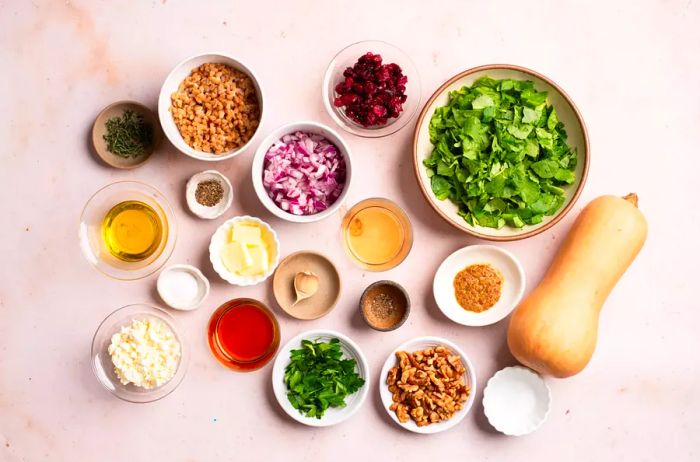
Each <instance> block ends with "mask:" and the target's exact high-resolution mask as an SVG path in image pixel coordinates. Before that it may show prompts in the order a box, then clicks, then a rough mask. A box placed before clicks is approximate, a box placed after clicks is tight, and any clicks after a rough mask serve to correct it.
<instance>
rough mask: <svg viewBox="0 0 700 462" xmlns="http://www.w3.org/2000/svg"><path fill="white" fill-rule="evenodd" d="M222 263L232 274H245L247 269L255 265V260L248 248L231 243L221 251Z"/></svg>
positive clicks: (237, 243) (238, 243)
mask: <svg viewBox="0 0 700 462" xmlns="http://www.w3.org/2000/svg"><path fill="white" fill-rule="evenodd" d="M221 261H222V262H223V263H224V266H225V267H226V269H228V270H229V271H230V272H232V273H237V274H243V273H242V271H244V270H245V269H246V268H249V267H251V266H252V265H253V263H254V260H253V258H252V255H251V254H250V250H249V249H248V248H247V246H245V245H243V244H241V243H240V242H230V243H228V244H226V245H224V246H223V248H222V249H221Z"/></svg>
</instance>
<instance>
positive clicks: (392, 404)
mask: <svg viewBox="0 0 700 462" xmlns="http://www.w3.org/2000/svg"><path fill="white" fill-rule="evenodd" d="M379 395H380V396H381V399H382V404H383V405H384V408H385V409H386V411H387V412H388V413H389V416H390V417H391V419H392V420H393V421H394V422H396V423H397V424H398V425H399V426H401V427H403V428H405V429H406V430H409V431H412V432H415V433H424V434H432V433H439V432H442V431H445V430H448V429H450V428H452V427H454V426H455V425H457V424H458V423H460V422H461V421H462V419H464V417H465V416H466V415H467V414H468V413H469V410H470V409H471V407H472V405H473V404H474V398H475V396H476V374H475V373H474V367H473V366H472V363H471V362H470V361H469V358H468V357H467V355H466V354H464V352H463V351H462V350H461V349H460V348H459V347H458V346H457V345H456V344H454V343H453V342H450V341H449V340H447V339H444V338H440V337H417V338H414V339H413V340H409V341H408V342H406V343H403V344H401V345H399V346H398V347H397V348H396V349H395V350H394V351H392V353H391V354H390V355H389V357H388V358H387V360H386V362H385V363H384V367H382V372H381V375H380V376H379Z"/></svg>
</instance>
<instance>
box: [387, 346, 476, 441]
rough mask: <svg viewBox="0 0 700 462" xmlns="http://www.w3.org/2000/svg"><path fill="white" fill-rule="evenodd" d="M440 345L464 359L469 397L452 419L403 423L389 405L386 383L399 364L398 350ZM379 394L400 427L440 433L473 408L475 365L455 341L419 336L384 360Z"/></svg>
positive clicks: (417, 431) (427, 432)
mask: <svg viewBox="0 0 700 462" xmlns="http://www.w3.org/2000/svg"><path fill="white" fill-rule="evenodd" d="M438 345H443V346H446V347H447V348H449V349H450V350H451V351H452V352H453V353H455V354H458V355H459V356H460V358H461V359H462V365H464V368H465V369H466V372H465V373H464V381H465V383H466V384H467V385H468V386H469V387H470V392H469V397H468V398H467V401H466V402H465V403H464V406H463V407H462V409H461V410H459V411H457V412H456V413H455V414H454V415H453V416H452V418H451V419H450V420H447V421H444V422H438V423H433V424H430V425H426V426H424V427H419V426H418V425H416V423H415V422H414V421H413V420H409V421H408V422H406V423H401V422H399V419H398V417H396V413H395V412H394V411H392V410H389V406H391V403H392V402H393V400H392V397H391V392H390V391H389V387H388V386H387V384H386V377H387V375H388V374H389V370H390V369H391V368H392V367H394V366H396V364H397V360H396V352H397V351H408V352H414V351H418V350H424V349H426V348H430V347H435V346H438ZM379 395H380V397H381V399H382V405H383V406H384V409H385V410H386V412H387V413H388V414H389V417H391V420H393V421H394V422H396V424H397V425H399V426H400V427H402V428H405V429H406V430H409V431H412V432H414V433H423V434H426V435H428V434H433V433H440V432H444V431H445V430H448V429H450V428H452V427H454V426H455V425H457V424H458V423H460V422H461V421H462V419H464V417H466V415H467V414H468V413H469V410H470V409H471V408H472V405H473V404H474V400H475V397H476V373H475V372H474V366H472V363H471V361H469V358H468V357H467V355H466V354H465V353H464V351H462V349H461V348H460V347H458V346H457V345H456V344H455V343H453V342H451V341H449V340H447V339H444V338H440V337H417V338H414V339H413V340H409V341H408V342H405V343H402V344H401V345H399V346H398V347H396V348H395V349H394V350H393V351H392V352H391V354H390V355H389V357H388V358H387V359H386V361H385V362H384V366H383V367H382V372H381V375H380V376H379Z"/></svg>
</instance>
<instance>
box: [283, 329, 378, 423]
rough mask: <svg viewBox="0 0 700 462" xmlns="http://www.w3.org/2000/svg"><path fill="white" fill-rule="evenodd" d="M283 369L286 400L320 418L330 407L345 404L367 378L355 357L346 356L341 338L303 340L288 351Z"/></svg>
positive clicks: (295, 407)
mask: <svg viewBox="0 0 700 462" xmlns="http://www.w3.org/2000/svg"><path fill="white" fill-rule="evenodd" d="M289 358H290V359H291V361H292V362H291V363H289V365H288V366H287V367H286V368H285V370H284V383H285V385H287V390H288V391H287V399H289V402H290V403H291V404H292V406H293V407H294V409H297V410H298V411H299V412H300V413H302V414H305V415H306V416H307V417H316V418H317V419H320V418H321V417H323V414H324V413H325V412H326V409H328V408H329V407H345V397H346V396H349V395H351V394H353V393H355V392H356V391H357V390H359V389H360V388H362V386H363V385H364V384H365V380H364V379H363V378H362V377H360V376H359V375H358V374H357V372H355V368H356V366H357V362H356V361H355V360H354V359H343V352H342V351H341V350H340V340H338V339H337V338H333V339H331V340H330V341H328V342H321V341H318V340H316V341H313V342H312V341H309V340H302V341H301V348H300V349H298V350H292V351H291V352H290V354H289Z"/></svg>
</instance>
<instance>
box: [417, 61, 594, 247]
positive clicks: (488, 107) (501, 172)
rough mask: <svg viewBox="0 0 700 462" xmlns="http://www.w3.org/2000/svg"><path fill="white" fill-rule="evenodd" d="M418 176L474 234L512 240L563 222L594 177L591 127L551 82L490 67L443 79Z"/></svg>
mask: <svg viewBox="0 0 700 462" xmlns="http://www.w3.org/2000/svg"><path fill="white" fill-rule="evenodd" d="M413 154H414V167H415V174H416V177H417V179H418V183H419V184H420V187H421V190H422V192H423V194H424V196H425V197H426V199H427V200H428V203H429V204H430V205H431V207H432V208H433V209H434V210H435V211H436V212H437V213H438V214H439V215H440V216H441V217H442V218H443V219H445V220H446V221H447V222H448V223H450V224H451V225H452V226H454V227H456V228H458V229H460V230H462V231H464V232H466V233H468V234H471V235H473V236H476V237H479V238H482V239H488V240H493V241H511V240H517V239H523V238H526V237H530V236H533V235H535V234H538V233H540V232H542V231H544V230H546V229H548V228H549V227H551V226H553V225H554V224H555V223H556V222H558V221H559V220H560V219H561V218H562V217H563V216H564V215H565V214H566V213H567V212H568V211H569V210H570V209H571V207H572V206H573V204H574V202H575V201H576V199H577V198H578V196H579V194H580V192H581V190H582V188H583V184H584V182H585V179H586V175H587V173H588V158H589V143H588V134H587V131H586V126H585V124H584V122H583V118H582V117H581V114H580V113H579V111H578V109H577V108H576V106H575V105H574V103H573V101H572V100H571V98H570V97H569V96H568V95H567V94H566V93H565V92H564V91H563V90H562V89H561V88H559V86H557V85H556V84H555V83H554V82H552V81H551V80H550V79H548V78H547V77H545V76H543V75H541V74H538V73H537V72H534V71H531V70H529V69H525V68H522V67H518V66H512V65H503V64H498V65H487V66H481V67H477V68H473V69H470V70H467V71H464V72H462V73H460V74H458V75H456V76H454V77H453V78H451V79H450V80H448V81H447V82H445V83H444V84H443V85H442V86H441V87H440V88H438V90H437V91H436V92H435V93H434V94H433V96H432V97H431V98H430V99H429V100H428V102H427V104H426V105H425V107H424V108H423V111H422V112H421V114H420V117H419V119H418V123H417V125H416V129H415V133H414V143H413Z"/></svg>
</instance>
